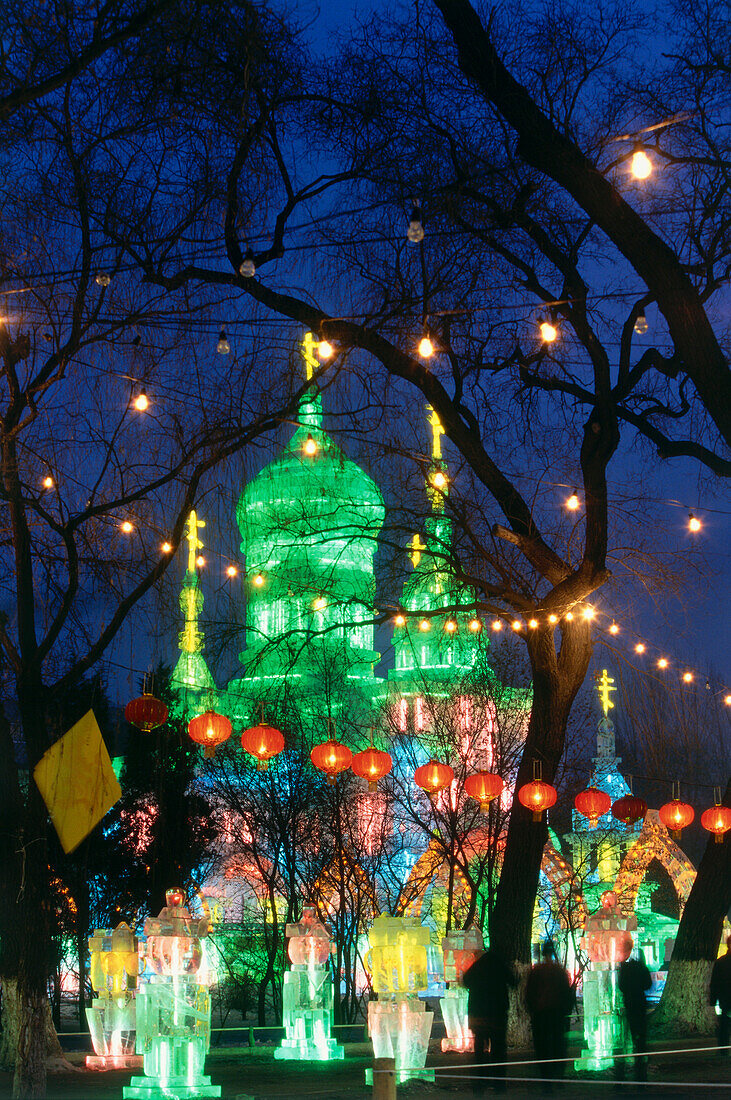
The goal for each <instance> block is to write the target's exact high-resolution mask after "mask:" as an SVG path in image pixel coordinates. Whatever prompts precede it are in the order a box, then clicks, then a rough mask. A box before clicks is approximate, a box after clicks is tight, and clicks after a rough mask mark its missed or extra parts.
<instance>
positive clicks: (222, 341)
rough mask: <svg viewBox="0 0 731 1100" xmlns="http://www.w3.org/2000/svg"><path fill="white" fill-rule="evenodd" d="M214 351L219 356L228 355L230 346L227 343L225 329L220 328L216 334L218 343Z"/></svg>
mask: <svg viewBox="0 0 731 1100" xmlns="http://www.w3.org/2000/svg"><path fill="white" fill-rule="evenodd" d="M216 351H217V352H218V354H219V355H228V353H229V352H230V351H231V345H230V344H229V342H228V338H227V336H226V329H225V328H222V329H221V331H220V332H219V334H218V343H217V344H216Z"/></svg>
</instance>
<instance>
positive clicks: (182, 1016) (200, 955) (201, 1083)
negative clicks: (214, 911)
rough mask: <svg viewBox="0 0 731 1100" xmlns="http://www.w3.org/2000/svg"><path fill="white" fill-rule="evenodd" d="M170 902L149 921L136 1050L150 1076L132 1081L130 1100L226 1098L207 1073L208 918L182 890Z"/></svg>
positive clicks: (128, 1089) (168, 898) (171, 892)
mask: <svg viewBox="0 0 731 1100" xmlns="http://www.w3.org/2000/svg"><path fill="white" fill-rule="evenodd" d="M166 901H167V905H166V906H165V907H164V908H163V909H162V910H161V912H160V915H159V916H158V917H148V918H147V920H146V921H145V937H146V942H145V944H144V948H141V950H140V958H141V961H143V962H144V971H143V973H142V975H141V984H140V988H139V991H138V994H137V1051H138V1053H139V1054H142V1057H143V1068H144V1071H145V1074H144V1077H133V1078H132V1081H131V1083H130V1084H129V1085H128V1086H127V1087H126V1088H125V1089H124V1090H123V1095H124V1097H125V1100H137V1098H140V1100H163V1098H164V1100H194V1098H196V1100H197V1098H198V1097H218V1096H220V1095H221V1089H220V1088H219V1086H218V1085H212V1084H211V1079H210V1077H206V1076H204V1074H203V1069H204V1064H205V1059H206V1053H207V1051H208V1048H209V1046H210V1040H211V996H210V993H209V990H208V986H209V982H210V977H209V971H208V966H207V961H206V937H207V935H208V918H207V917H203V918H202V919H200V920H199V919H197V918H196V917H193V916H191V914H190V913H189V911H188V909H187V908H186V902H185V894H184V893H183V891H182V890H168V892H167V894H166Z"/></svg>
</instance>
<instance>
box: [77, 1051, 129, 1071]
mask: <svg viewBox="0 0 731 1100" xmlns="http://www.w3.org/2000/svg"><path fill="white" fill-rule="evenodd" d="M86 1068H87V1069H95V1070H106V1069H142V1055H141V1054H87V1056H86Z"/></svg>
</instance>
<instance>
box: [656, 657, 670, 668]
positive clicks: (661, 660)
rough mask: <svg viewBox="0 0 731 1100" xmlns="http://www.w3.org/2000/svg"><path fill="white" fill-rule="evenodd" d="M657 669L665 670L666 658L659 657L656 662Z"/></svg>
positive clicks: (666, 665)
mask: <svg viewBox="0 0 731 1100" xmlns="http://www.w3.org/2000/svg"><path fill="white" fill-rule="evenodd" d="M657 667H658V668H667V667H668V660H667V657H660V658H659V660H658V662H657Z"/></svg>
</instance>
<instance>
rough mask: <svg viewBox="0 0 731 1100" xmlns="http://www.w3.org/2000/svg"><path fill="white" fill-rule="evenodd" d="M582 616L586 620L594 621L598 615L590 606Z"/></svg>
mask: <svg viewBox="0 0 731 1100" xmlns="http://www.w3.org/2000/svg"><path fill="white" fill-rule="evenodd" d="M581 614H582V615H583V616H584V618H585V619H593V618H594V616H595V615H596V609H595V608H593V607H591V605H590V606H588V607H585V608H584V610H583V611H582V612H581Z"/></svg>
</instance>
